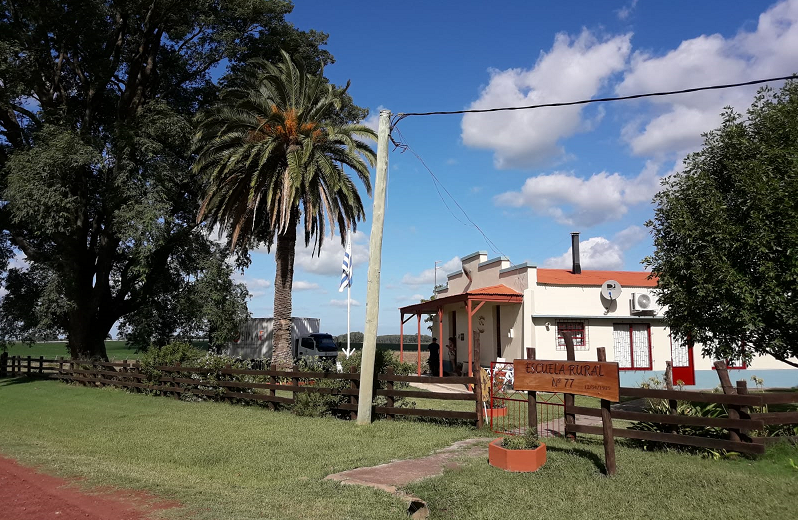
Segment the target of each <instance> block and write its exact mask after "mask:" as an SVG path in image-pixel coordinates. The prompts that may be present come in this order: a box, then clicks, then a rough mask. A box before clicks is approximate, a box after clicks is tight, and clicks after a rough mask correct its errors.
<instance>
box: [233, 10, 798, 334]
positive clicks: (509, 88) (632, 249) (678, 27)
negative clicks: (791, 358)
mask: <svg viewBox="0 0 798 520" xmlns="http://www.w3.org/2000/svg"><path fill="white" fill-rule="evenodd" d="M288 19H289V20H290V21H291V22H292V23H294V24H295V25H296V26H297V27H299V28H301V29H317V30H320V31H324V32H327V33H329V35H330V37H329V42H328V46H327V48H328V49H329V50H330V52H332V54H333V55H334V56H335V59H336V63H335V64H333V65H331V66H329V67H328V68H327V69H326V70H325V74H326V75H327V76H328V77H329V78H330V79H331V80H332V81H334V82H335V83H338V84H343V83H345V82H346V81H347V80H351V81H352V86H351V88H350V93H351V94H352V96H353V98H354V100H355V102H356V103H357V104H359V105H361V106H365V107H369V109H370V110H371V115H370V117H369V119H368V120H367V123H368V124H371V125H374V127H375V128H376V121H377V114H378V110H379V108H386V109H389V110H391V111H392V112H393V113H399V112H422V111H434V110H459V109H465V108H485V107H494V106H517V105H528V104H534V103H545V102H556V101H571V100H577V99H585V98H593V97H604V96H614V95H626V94H635V93H643V92H652V91H662V90H676V89H682V88H689V87H694V86H703V85H711V84H720V83H734V82H742V81H749V80H754V79H760V78H767V77H775V76H783V75H788V74H791V73H793V72H798V0H792V1H784V2H780V3H773V4H769V3H766V2H750V1H731V0H724V1H703V2H682V1H671V2H649V1H646V0H639V1H624V2H592V1H590V2H588V1H585V2H560V3H557V4H553V3H545V2H527V1H504V2H493V3H488V2H484V1H459V2H422V1H403V2H394V3H390V4H388V3H375V2H365V1H345V2H335V3H329V2H327V1H321V0H319V1H315V0H309V1H308V0H306V1H298V2H297V5H296V7H295V9H294V12H293V13H292V14H291V15H290V16H289V17H288ZM775 86H778V84H776V85H775ZM755 90H756V89H755V87H753V88H738V89H731V90H724V91H714V92H711V93H696V94H688V95H682V96H671V97H668V98H659V99H657V100H654V101H648V100H645V101H625V102H616V103H611V104H594V105H588V106H585V107H581V108H580V107H569V108H549V109H541V110H535V111H519V112H504V113H500V114H491V115H469V116H465V117H464V116H460V115H456V116H428V117H409V118H406V119H404V120H403V121H401V122H400V123H399V125H398V127H397V128H398V129H399V131H400V132H401V134H402V136H403V138H404V141H405V142H406V143H407V144H409V145H410V147H411V148H412V150H413V151H414V152H415V153H416V154H418V156H420V158H421V159H423V161H424V163H425V164H426V165H427V166H428V167H429V169H430V170H431V171H432V173H433V174H434V175H435V177H437V179H438V180H439V181H440V185H438V189H436V184H435V182H434V181H433V178H432V175H431V174H430V172H429V171H427V169H426V168H425V166H424V164H422V162H421V161H420V160H419V159H418V158H417V157H416V156H415V155H414V154H413V153H412V152H411V151H407V152H404V153H401V151H399V150H393V149H392V150H391V152H390V158H389V161H390V166H389V181H388V188H387V193H388V194H387V198H388V202H387V208H386V217H385V236H384V240H383V252H382V269H381V293H380V318H379V334H393V333H397V332H398V331H399V312H398V308H399V307H400V306H404V305H408V304H411V303H415V302H417V301H418V300H419V299H420V298H422V297H429V295H431V294H432V288H433V279H434V272H435V271H434V266H435V262H436V261H440V264H439V269H438V271H437V280H438V283H441V282H442V281H445V280H446V274H447V273H448V272H452V271H454V270H456V269H458V268H459V259H460V258H461V257H463V256H465V255H467V254H470V253H472V252H474V251H478V250H485V251H487V252H488V255H489V258H493V257H495V256H499V255H504V256H507V257H509V258H510V260H511V261H512V262H513V263H521V262H529V263H531V264H535V265H538V266H541V267H568V266H569V258H570V253H569V247H570V233H571V232H572V231H579V232H580V233H581V240H582V243H581V246H580V248H581V250H582V262H583V268H586V269H591V268H592V269H621V270H639V269H642V266H641V263H640V262H641V260H642V259H643V258H644V257H645V256H646V255H647V254H649V253H650V252H651V251H652V241H651V238H650V236H649V234H648V232H647V230H646V229H645V227H644V223H645V221H646V220H647V219H649V218H651V216H652V214H653V206H652V204H651V199H652V197H653V195H654V194H655V193H656V191H657V189H658V186H659V181H660V179H661V178H662V177H664V176H666V175H669V174H671V173H673V172H674V171H678V169H679V168H680V165H681V162H682V159H683V158H684V156H685V155H686V154H687V153H689V152H691V151H694V150H697V149H698V148H700V146H701V143H702V138H701V133H702V132H705V131H708V130H710V129H712V128H715V127H716V126H718V124H719V122H720V117H719V114H720V112H721V110H722V108H723V107H724V106H725V105H732V106H734V107H736V108H737V109H738V110H744V109H745V108H747V107H748V105H750V102H751V100H752V98H753V95H754V93H755ZM395 137H398V135H396V134H395ZM444 188H445V190H444ZM439 191H440V193H439ZM446 191H448V192H449V193H450V194H451V197H450V196H449V195H447V194H446ZM371 204H372V201H371V200H370V199H369V201H368V208H367V211H366V213H367V220H366V221H365V222H362V223H361V224H360V226H358V230H357V231H358V232H357V234H356V235H355V241H354V248H353V249H354V250H353V256H354V265H355V271H354V285H353V287H352V298H353V307H352V317H351V319H352V330H353V331H357V330H360V331H362V330H363V329H364V319H365V301H366V283H365V282H366V273H367V270H368V237H369V233H370V231H371ZM457 205H459V206H461V207H462V208H463V209H464V210H465V212H466V213H467V215H468V218H470V219H471V220H472V221H473V222H474V223H475V224H476V225H477V226H479V228H480V229H481V230H482V232H484V234H485V235H486V236H487V237H488V238H489V239H490V242H492V244H490V243H488V242H487V241H486V239H485V237H484V236H483V235H482V234H481V233H480V231H479V230H477V229H476V228H475V227H474V226H473V225H471V224H470V223H469V221H468V219H467V218H466V216H465V215H464V214H463V213H462V212H461V211H460V210H459V209H458V208H457ZM342 255H343V250H342V247H341V246H340V244H339V240H338V239H337V237H336V240H332V241H325V246H324V250H323V251H322V254H321V256H320V257H315V258H311V256H310V252H309V251H307V250H304V248H302V247H300V248H298V250H297V262H296V272H295V276H294V293H293V305H294V312H293V313H294V315H295V316H307V317H318V318H321V327H322V329H323V330H324V331H327V332H331V333H333V334H340V333H344V332H346V299H345V294H346V293H345V292H344V293H339V292H338V291H337V288H338V282H339V279H340V272H341V267H340V266H341V258H342ZM239 278H240V279H241V280H243V281H245V282H246V283H247V285H248V287H249V289H250V292H251V293H252V295H253V297H252V299H251V301H250V310H251V311H252V313H253V316H270V315H271V314H272V303H273V296H274V295H273V280H274V257H273V255H272V254H267V253H266V252H265V251H259V252H255V253H253V262H252V266H251V267H250V268H249V269H248V270H247V271H246V272H245V273H244V274H243V275H240V276H239ZM411 332H412V331H411Z"/></svg>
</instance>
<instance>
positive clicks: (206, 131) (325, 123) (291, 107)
mask: <svg viewBox="0 0 798 520" xmlns="http://www.w3.org/2000/svg"><path fill="white" fill-rule="evenodd" d="M344 94H345V89H344V90H339V89H334V88H333V87H331V86H330V85H327V84H326V83H325V82H324V79H323V77H322V76H321V75H311V74H308V72H307V70H306V68H305V66H304V64H303V62H302V61H299V60H297V61H296V62H295V61H294V60H292V59H291V57H290V56H289V55H288V53H286V52H283V56H282V60H281V61H280V62H279V63H277V64H271V63H267V62H259V63H258V64H257V66H255V67H253V69H252V70H251V71H250V73H249V75H248V78H247V80H246V81H244V82H243V84H242V85H241V86H240V87H238V88H231V89H229V90H227V91H225V92H224V93H223V94H222V97H221V100H220V102H219V104H218V105H217V106H216V107H214V108H213V109H212V110H209V111H208V112H206V113H203V114H201V115H200V122H199V126H198V130H197V134H196V136H195V146H196V149H197V150H198V157H197V161H196V163H195V165H194V169H195V171H196V172H197V173H199V174H200V175H202V178H203V179H204V180H205V185H206V190H207V194H206V196H205V198H204V199H203V202H202V206H201V208H200V219H205V220H206V221H207V222H208V223H209V224H210V225H213V226H214V227H217V228H218V229H219V230H220V232H221V233H226V234H227V235H229V237H230V246H231V248H233V249H236V248H239V249H243V250H247V249H248V248H250V247H252V246H253V245H257V244H261V243H265V244H266V247H267V249H269V250H271V248H272V246H275V245H276V251H275V261H276V263H277V269H276V273H275V277H274V352H273V360H274V362H275V364H276V365H278V366H287V365H290V364H291V363H292V357H291V350H290V337H291V336H290V334H291V287H292V284H293V275H294V249H295V246H296V241H297V228H298V227H300V228H301V233H302V234H303V235H304V237H303V238H304V242H305V246H309V245H310V243H311V242H313V247H314V250H315V251H317V252H318V251H320V250H321V247H322V244H323V241H324V235H325V228H326V226H327V225H329V227H330V231H331V232H333V231H334V229H335V227H336V225H337V226H338V229H339V231H340V236H341V237H342V241H343V237H344V236H345V235H346V233H345V232H346V229H348V228H355V226H356V223H357V221H358V220H360V219H362V218H363V217H364V211H363V203H362V201H361V198H360V195H359V193H358V190H357V186H356V185H355V184H354V182H353V181H352V179H351V178H350V177H349V175H348V174H347V173H346V172H345V171H344V167H348V168H350V169H351V170H352V171H354V172H355V174H356V175H357V177H358V178H359V179H360V181H361V182H362V183H363V185H364V186H365V189H366V192H367V193H369V194H371V183H370V180H369V170H368V165H373V164H374V161H375V160H376V155H375V153H374V151H373V150H372V148H371V147H370V146H369V145H368V144H367V143H366V142H365V141H363V140H362V139H363V138H370V139H374V140H376V134H375V132H374V131H373V130H371V129H369V128H368V127H366V126H363V125H360V124H341V123H340V121H339V119H338V118H337V117H336V114H337V113H338V112H339V110H340V107H341V106H342V103H343V100H344V98H343V95H344ZM302 217H304V219H303V218H302ZM300 222H301V224H300Z"/></svg>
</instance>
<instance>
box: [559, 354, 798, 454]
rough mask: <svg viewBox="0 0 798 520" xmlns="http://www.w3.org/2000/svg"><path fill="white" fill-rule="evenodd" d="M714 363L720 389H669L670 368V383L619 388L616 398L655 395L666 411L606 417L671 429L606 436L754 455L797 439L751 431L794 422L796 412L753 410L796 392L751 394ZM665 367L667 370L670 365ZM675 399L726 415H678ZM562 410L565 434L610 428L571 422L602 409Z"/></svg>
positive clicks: (791, 398)
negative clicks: (708, 433) (706, 432)
mask: <svg viewBox="0 0 798 520" xmlns="http://www.w3.org/2000/svg"><path fill="white" fill-rule="evenodd" d="M715 365H716V369H717V371H718V377H719V378H720V380H721V387H722V389H723V391H724V393H713V392H690V391H683V390H674V389H672V385H671V384H670V381H668V379H669V373H670V370H667V371H666V384H668V386H669V387H671V388H668V389H651V388H633V387H621V388H620V395H621V398H622V399H623V398H624V397H627V398H629V397H631V398H647V399H658V400H662V402H665V401H667V403H668V405H667V407H668V410H669V412H668V413H667V414H662V413H660V414H657V413H650V412H634V411H627V410H613V409H610V415H611V419H613V420H627V421H637V422H646V423H654V424H656V425H661V426H662V427H660V428H656V429H658V430H667V429H671V430H674V431H672V432H667V431H646V430H638V429H626V428H614V427H613V428H612V431H611V435H612V436H613V437H625V438H627V439H637V440H644V441H654V442H664V443H670V444H679V445H685V446H696V447H701V448H709V449H715V450H726V451H736V452H741V453H754V454H761V453H764V452H765V445H767V444H772V443H776V442H779V441H780V440H784V439H788V440H791V441H798V437H794V436H791V437H766V436H761V435H759V436H757V435H756V433H757V432H763V431H764V430H765V427H766V426H767V425H783V424H798V411H787V412H763V413H757V412H756V410H763V409H765V407H766V406H768V405H773V404H794V403H798V393H796V392H780V393H770V392H757V393H753V394H751V393H749V392H748V387H747V383H746V381H738V382H737V385H736V387H732V386H731V384H730V382H729V376H728V372H727V370H726V365H725V363H723V362H722V361H721V362H717V363H716V364H715ZM668 369H670V365H669V366H668ZM679 401H683V402H691V403H712V404H718V405H722V406H723V408H724V409H725V411H726V417H701V416H697V415H685V414H679V413H678V402H679ZM565 414H566V424H565V433H566V435H568V434H571V435H573V434H576V433H588V434H594V435H605V434H609V433H610V432H606V433H605V432H604V430H603V428H602V427H601V426H588V425H583V424H577V423H576V420H575V416H576V415H586V416H591V417H601V414H602V409H600V408H590V407H584V406H566V411H565ZM679 426H697V427H708V428H717V429H720V430H725V431H726V432H725V434H724V437H725V438H710V437H703V436H696V435H683V434H679V433H676V432H675V430H677V429H678V427H679Z"/></svg>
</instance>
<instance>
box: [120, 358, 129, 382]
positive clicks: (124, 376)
mask: <svg viewBox="0 0 798 520" xmlns="http://www.w3.org/2000/svg"><path fill="white" fill-rule="evenodd" d="M127 367H128V365H127V359H123V360H122V377H121V379H122V387H123V388H130V387H129V386H128V383H130V380H129V379H128V377H127Z"/></svg>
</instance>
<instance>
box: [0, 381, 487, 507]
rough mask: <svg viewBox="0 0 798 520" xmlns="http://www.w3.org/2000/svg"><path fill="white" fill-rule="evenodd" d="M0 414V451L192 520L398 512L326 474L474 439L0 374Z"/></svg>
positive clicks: (422, 427)
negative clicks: (136, 494) (164, 505)
mask: <svg viewBox="0 0 798 520" xmlns="http://www.w3.org/2000/svg"><path fill="white" fill-rule="evenodd" d="M0 410H1V411H2V412H0V413H1V414H2V415H1V417H2V419H0V453H3V454H5V455H8V456H12V457H18V458H19V459H20V460H21V461H22V462H25V463H28V464H36V465H42V466H43V467H45V468H47V469H49V470H51V471H55V472H56V473H58V474H60V475H73V476H75V475H79V476H84V477H87V478H88V482H89V483H91V484H102V485H113V486H119V487H124V488H134V489H145V490H149V491H151V492H153V493H155V494H156V495H159V496H161V497H165V498H168V499H176V500H179V501H180V502H182V503H184V504H185V505H186V507H187V508H188V509H189V510H190V514H191V515H192V518H198V519H224V518H229V519H245V518H375V519H376V518H404V517H406V514H405V507H406V506H405V504H404V503H403V502H402V501H401V500H399V499H397V498H395V497H393V496H391V495H388V494H387V493H384V492H378V491H376V490H370V489H366V488H361V487H359V486H344V485H341V484H338V483H334V482H329V481H323V480H322V479H323V478H324V477H325V476H326V475H328V474H331V473H336V472H339V471H343V470H347V469H352V468H357V467H361V466H370V465H375V464H380V463H384V462H389V461H390V460H392V459H399V458H408V457H416V456H422V455H428V454H429V453H431V452H432V451H433V450H435V449H438V448H442V447H445V446H448V445H450V444H451V443H452V442H454V441H457V440H461V439H465V438H470V437H473V436H474V435H479V432H476V431H475V430H474V429H473V428H468V427H446V426H440V425H435V424H425V423H421V422H411V421H392V422H390V421H379V422H376V423H375V424H373V425H372V426H369V427H358V426H357V425H355V424H354V423H352V422H349V421H341V420H335V419H314V418H304V417H296V416H294V415H292V414H290V413H287V412H270V411H268V410H266V409H262V408H257V407H244V406H231V405H227V404H223V403H207V402H204V403H188V402H182V401H177V400H174V399H170V398H162V397H149V396H145V395H137V394H128V393H125V392H124V391H122V390H117V389H97V388H85V387H79V386H74V385H67V384H63V383H59V382H56V381H47V380H33V381H27V380H25V379H17V380H2V381H0ZM181 514H185V511H184V512H183V513H181Z"/></svg>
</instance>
